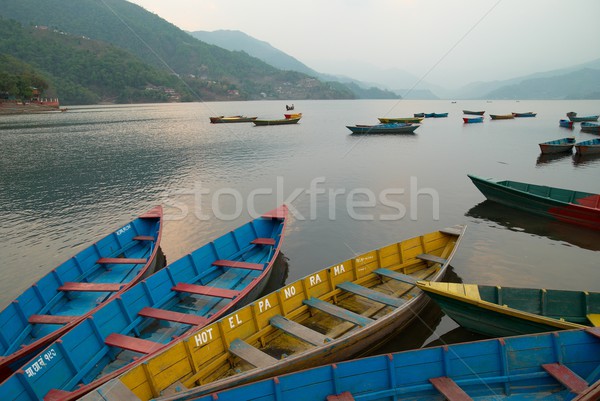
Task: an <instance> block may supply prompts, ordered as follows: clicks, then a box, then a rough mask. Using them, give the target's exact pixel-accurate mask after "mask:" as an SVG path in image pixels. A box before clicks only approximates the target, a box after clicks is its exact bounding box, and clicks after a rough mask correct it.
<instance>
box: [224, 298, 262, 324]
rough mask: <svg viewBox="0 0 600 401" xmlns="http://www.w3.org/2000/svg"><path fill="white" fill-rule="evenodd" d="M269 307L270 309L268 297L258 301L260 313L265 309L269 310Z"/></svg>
mask: <svg viewBox="0 0 600 401" xmlns="http://www.w3.org/2000/svg"><path fill="white" fill-rule="evenodd" d="M269 309H271V303H270V302H269V300H268V299H265V300H264V301H258V310H259V311H260V313H262V312H264V311H266V310H269ZM236 316H237V315H236ZM240 323H241V322H240ZM232 328H233V327H232Z"/></svg>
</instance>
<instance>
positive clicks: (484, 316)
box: [417, 281, 600, 337]
mask: <svg viewBox="0 0 600 401" xmlns="http://www.w3.org/2000/svg"><path fill="white" fill-rule="evenodd" d="M417 286H418V287H419V288H420V289H421V290H423V291H424V292H425V293H426V294H427V295H429V296H430V297H431V298H432V299H433V300H434V301H435V302H436V303H437V304H438V305H439V306H440V308H441V309H442V310H443V311H444V313H445V314H446V315H448V316H449V317H450V318H451V319H453V320H454V321H455V322H456V323H458V324H460V325H461V326H462V327H464V328H465V329H467V330H471V331H473V332H476V333H480V334H483V335H486V336H490V337H501V336H513V335H521V334H533V333H540V332H547V331H556V330H566V329H581V328H586V327H590V326H596V327H598V326H600V293H597V292H587V291H566V290H546V289H535V288H511V287H499V286H486V285H476V284H458V283H446V282H430V281H417Z"/></svg>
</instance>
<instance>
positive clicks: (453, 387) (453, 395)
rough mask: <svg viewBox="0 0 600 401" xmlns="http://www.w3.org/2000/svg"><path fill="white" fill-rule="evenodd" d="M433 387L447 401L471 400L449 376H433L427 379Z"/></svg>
mask: <svg viewBox="0 0 600 401" xmlns="http://www.w3.org/2000/svg"><path fill="white" fill-rule="evenodd" d="M429 382H430V383H431V384H433V387H435V389H436V390H437V391H439V392H440V393H441V394H442V395H443V396H444V397H446V399H447V400H448V401H473V399H472V398H471V397H469V395H468V394H467V393H465V391H464V390H463V389H462V388H460V387H459V386H458V384H456V383H455V382H454V380H452V379H451V378H449V377H445V376H442V377H434V378H431V379H429Z"/></svg>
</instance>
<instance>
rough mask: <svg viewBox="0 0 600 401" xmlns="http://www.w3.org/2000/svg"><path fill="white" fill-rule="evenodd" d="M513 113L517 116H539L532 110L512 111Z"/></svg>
mask: <svg viewBox="0 0 600 401" xmlns="http://www.w3.org/2000/svg"><path fill="white" fill-rule="evenodd" d="M512 115H513V116H515V117H535V116H537V113H534V112H532V111H527V112H525V113H512Z"/></svg>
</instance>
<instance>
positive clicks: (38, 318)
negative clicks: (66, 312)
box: [28, 315, 81, 324]
mask: <svg viewBox="0 0 600 401" xmlns="http://www.w3.org/2000/svg"><path fill="white" fill-rule="evenodd" d="M80 317H81V316H63V315H31V316H29V319H28V320H29V323H31V324H67V323H71V322H72V321H74V320H75V319H79V318H80Z"/></svg>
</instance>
